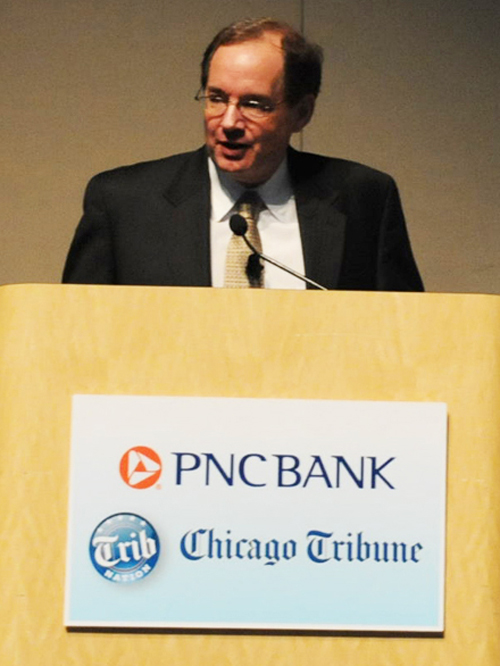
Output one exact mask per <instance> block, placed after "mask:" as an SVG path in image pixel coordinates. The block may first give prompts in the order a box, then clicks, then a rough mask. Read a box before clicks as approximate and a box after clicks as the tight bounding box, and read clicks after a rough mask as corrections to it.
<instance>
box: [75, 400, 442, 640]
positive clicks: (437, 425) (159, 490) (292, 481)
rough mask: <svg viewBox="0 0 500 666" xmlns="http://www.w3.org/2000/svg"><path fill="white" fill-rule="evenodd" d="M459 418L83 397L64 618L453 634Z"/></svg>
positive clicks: (433, 412) (435, 412)
mask: <svg viewBox="0 0 500 666" xmlns="http://www.w3.org/2000/svg"><path fill="white" fill-rule="evenodd" d="M446 427H447V415H446V406H445V405H444V404H441V403H402V402H352V401H349V402H347V401H330V400H275V399H237V398H179V397H135V396H75V397H74V402H73V434H72V453H71V481H70V488H71V491H70V495H71V496H70V521H69V537H68V563H67V585H66V624H67V625H68V626H74V627H87V626H94V627H152V628H156V627H165V628H177V627H178V628H180V627H186V628H218V629H224V628H228V629H240V628H241V629H245V628H246V629H259V630H260V629H269V630H272V629H274V630H282V629H285V630H288V629H289V630H312V631H322V630H325V631H333V630H341V631H343V630H356V631H377V630H380V631H419V632H421V631H429V632H439V631H442V630H443V623H444V618H443V608H444V559H445V491H446V483H445V480H446Z"/></svg>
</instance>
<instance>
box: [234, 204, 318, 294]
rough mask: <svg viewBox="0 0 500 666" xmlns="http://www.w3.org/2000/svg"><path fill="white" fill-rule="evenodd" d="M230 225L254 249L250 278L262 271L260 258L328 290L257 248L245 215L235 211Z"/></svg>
mask: <svg viewBox="0 0 500 666" xmlns="http://www.w3.org/2000/svg"><path fill="white" fill-rule="evenodd" d="M229 226H230V227H231V231H232V232H233V234H234V235H235V236H241V237H242V238H243V240H244V241H245V243H246V244H247V246H248V247H249V248H250V249H251V250H252V252H253V254H251V255H250V257H249V258H248V266H247V273H248V274H249V279H250V280H252V277H255V274H256V273H257V277H258V275H259V274H260V271H261V270H262V265H261V264H260V262H259V261H258V260H259V259H263V260H264V261H267V262H268V263H270V264H272V265H273V266H276V268H280V269H281V270H282V271H285V272H286V273H289V274H290V275H293V276H294V277H296V278H298V279H299V280H302V281H303V282H306V283H307V284H310V285H311V286H312V287H314V288H315V289H321V290H322V291H328V290H327V288H326V287H323V286H322V285H320V284H318V283H317V282H314V280H311V279H310V278H308V277H306V276H305V275H302V274H301V273H297V271H294V270H293V268H289V267H288V266H285V265H284V264H282V263H280V262H279V261H276V259H271V257H268V256H266V255H265V254H263V253H262V252H259V251H258V250H257V248H255V247H254V246H253V245H252V243H251V242H250V241H249V240H248V238H247V237H246V233H247V229H248V224H247V221H246V220H245V218H244V217H243V215H239V214H238V213H235V214H234V215H231V218H230V220H229Z"/></svg>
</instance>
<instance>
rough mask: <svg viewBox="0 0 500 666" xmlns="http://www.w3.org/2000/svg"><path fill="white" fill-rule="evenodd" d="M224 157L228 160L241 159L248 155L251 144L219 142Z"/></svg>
mask: <svg viewBox="0 0 500 666" xmlns="http://www.w3.org/2000/svg"><path fill="white" fill-rule="evenodd" d="M219 146H220V147H221V149H222V153H223V155H224V157H226V158H228V159H236V160H237V159H241V158H242V157H243V155H244V154H245V153H246V151H247V150H248V148H250V144H248V143H238V142H237V141H219Z"/></svg>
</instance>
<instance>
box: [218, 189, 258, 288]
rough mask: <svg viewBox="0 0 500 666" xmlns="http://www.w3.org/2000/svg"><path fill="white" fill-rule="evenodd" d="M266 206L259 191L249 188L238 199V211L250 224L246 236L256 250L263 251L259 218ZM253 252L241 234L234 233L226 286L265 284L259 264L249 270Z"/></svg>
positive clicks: (229, 245) (228, 259)
mask: <svg viewBox="0 0 500 666" xmlns="http://www.w3.org/2000/svg"><path fill="white" fill-rule="evenodd" d="M263 208H264V204H263V202H262V199H261V198H260V197H259V195H258V194H257V192H254V191H252V190H248V191H247V192H244V193H243V194H242V196H241V197H240V199H239V200H238V203H237V206H236V212H237V213H239V215H241V216H242V217H244V218H245V220H246V223H247V225H248V229H247V232H246V237H247V238H248V240H249V241H250V243H251V244H252V245H253V246H254V247H255V249H256V250H258V251H259V252H262V243H261V240H260V235H259V230H258V229H257V220H258V217H259V213H260V211H261V210H262V209H263ZM251 254H252V252H251V250H250V248H249V247H248V245H247V244H246V243H245V241H244V240H243V238H242V237H241V236H237V235H236V234H233V235H232V236H231V238H230V240H229V244H228V247H227V254H226V272H225V277H224V286H225V287H233V288H242V287H256V288H260V287H263V286H264V275H263V270H262V269H261V268H260V267H259V266H258V265H257V268H258V270H257V271H251V272H250V277H249V275H248V272H247V266H248V258H249V257H250V255H251Z"/></svg>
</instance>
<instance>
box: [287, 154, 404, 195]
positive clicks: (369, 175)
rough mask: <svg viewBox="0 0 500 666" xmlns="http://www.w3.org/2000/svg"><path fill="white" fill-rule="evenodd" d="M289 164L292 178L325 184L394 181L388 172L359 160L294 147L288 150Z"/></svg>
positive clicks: (385, 182)
mask: <svg viewBox="0 0 500 666" xmlns="http://www.w3.org/2000/svg"><path fill="white" fill-rule="evenodd" d="M289 166H290V171H291V173H292V177H293V178H294V180H297V181H316V182H317V183H320V184H321V183H323V184H324V185H325V186H328V185H332V184H334V185H335V186H341V185H344V186H348V185H355V186H359V184H361V183H367V184H370V183H372V184H379V185H387V184H388V183H393V182H394V180H393V178H392V176H390V175H389V174H387V173H385V172H383V171H380V170H379V169H375V168H373V167H371V166H368V165H366V164H362V163H361V162H354V161H352V160H347V159H343V158H339V157H329V156H327V155H319V154H316V153H308V152H302V151H297V150H294V149H291V150H290V152H289Z"/></svg>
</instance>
